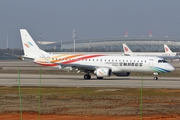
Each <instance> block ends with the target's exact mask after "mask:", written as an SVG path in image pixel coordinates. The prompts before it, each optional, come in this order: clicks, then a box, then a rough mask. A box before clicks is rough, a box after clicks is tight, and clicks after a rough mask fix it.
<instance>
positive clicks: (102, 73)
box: [94, 68, 112, 77]
mask: <svg viewBox="0 0 180 120" xmlns="http://www.w3.org/2000/svg"><path fill="white" fill-rule="evenodd" d="M94 74H95V75H96V76H97V77H109V76H111V75H112V70H111V69H109V68H98V69H96V71H94Z"/></svg>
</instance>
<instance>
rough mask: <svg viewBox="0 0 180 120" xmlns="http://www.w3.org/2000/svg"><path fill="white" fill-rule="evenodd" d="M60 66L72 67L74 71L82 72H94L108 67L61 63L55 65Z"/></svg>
mask: <svg viewBox="0 0 180 120" xmlns="http://www.w3.org/2000/svg"><path fill="white" fill-rule="evenodd" d="M54 64H57V65H59V66H60V68H63V67H72V69H75V70H80V71H94V70H96V69H97V68H100V67H107V66H100V65H99V66H94V65H81V64H61V63H54Z"/></svg>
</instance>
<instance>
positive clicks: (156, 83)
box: [0, 74, 180, 89]
mask: <svg viewBox="0 0 180 120" xmlns="http://www.w3.org/2000/svg"><path fill="white" fill-rule="evenodd" d="M18 80H19V78H18V74H0V86H18ZM40 80H41V86H50V87H122V88H127V87H128V88H140V87H141V82H142V87H143V88H178V89H179V88H180V78H179V77H159V80H154V79H153V76H152V77H134V76H130V77H116V76H111V77H107V78H104V79H103V80H97V79H96V77H95V76H92V79H91V80H84V79H83V76H82V75H44V74H42V75H41V76H40V75H38V74H20V83H21V86H39V85H40Z"/></svg>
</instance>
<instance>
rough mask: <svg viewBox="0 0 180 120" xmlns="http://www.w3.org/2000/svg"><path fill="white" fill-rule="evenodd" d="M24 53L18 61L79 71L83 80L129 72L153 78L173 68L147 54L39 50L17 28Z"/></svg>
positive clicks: (29, 38)
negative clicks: (124, 54)
mask: <svg viewBox="0 0 180 120" xmlns="http://www.w3.org/2000/svg"><path fill="white" fill-rule="evenodd" d="M20 34H21V40H22V46H23V50H24V55H22V56H21V59H22V60H26V59H28V60H32V61H33V62H34V63H36V64H39V65H42V66H49V67H55V68H58V69H61V70H66V71H71V70H76V71H77V73H79V72H83V73H85V74H84V79H91V74H94V75H96V77H97V79H103V77H110V76H112V75H113V74H114V75H116V76H129V75H130V73H131V72H152V73H154V79H155V80H157V79H158V74H159V73H168V72H171V71H174V70H175V69H174V67H173V66H172V65H171V64H169V63H168V62H167V61H165V60H164V59H163V58H158V57H147V56H117V55H115V56H112V55H107V54H87V55H85V54H50V53H47V52H45V51H43V50H41V49H40V48H39V47H38V46H37V44H36V43H35V41H34V40H33V39H32V37H31V36H30V34H29V33H28V32H27V30H26V29H20Z"/></svg>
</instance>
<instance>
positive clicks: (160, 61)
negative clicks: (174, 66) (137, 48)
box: [158, 60, 167, 63]
mask: <svg viewBox="0 0 180 120" xmlns="http://www.w3.org/2000/svg"><path fill="white" fill-rule="evenodd" d="M158 63H167V61H165V60H158Z"/></svg>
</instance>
